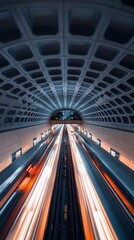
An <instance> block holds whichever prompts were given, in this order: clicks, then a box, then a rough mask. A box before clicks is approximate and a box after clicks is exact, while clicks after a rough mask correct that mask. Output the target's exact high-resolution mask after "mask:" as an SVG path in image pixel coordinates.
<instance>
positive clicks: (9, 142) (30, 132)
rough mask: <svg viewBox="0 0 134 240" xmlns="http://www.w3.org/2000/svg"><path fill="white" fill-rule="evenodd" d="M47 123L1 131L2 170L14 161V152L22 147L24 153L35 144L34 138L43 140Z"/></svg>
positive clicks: (0, 166) (0, 156) (0, 164)
mask: <svg viewBox="0 0 134 240" xmlns="http://www.w3.org/2000/svg"><path fill="white" fill-rule="evenodd" d="M48 128H49V126H48V125H47V124H43V125H38V126H33V127H28V128H22V129H17V130H13V131H8V132H3V133H0V171H2V170H3V169H4V168H6V167H7V166H8V165H9V164H11V163H12V153H13V152H15V151H16V150H18V149H19V148H22V153H24V152H26V151H27V150H28V149H29V148H31V147H32V146H33V138H35V137H37V142H38V141H40V140H41V133H45V131H46V130H48Z"/></svg>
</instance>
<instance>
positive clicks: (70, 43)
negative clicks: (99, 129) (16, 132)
mask: <svg viewBox="0 0 134 240" xmlns="http://www.w3.org/2000/svg"><path fill="white" fill-rule="evenodd" d="M60 109H72V110H74V111H77V112H79V113H80V115H81V117H82V120H83V122H84V123H89V124H95V125H100V126H105V127H110V128H117V129H124V130H128V131H133V130H134V2H133V1H132V0H85V1H79V0H76V1H73V0H72V1H65V0H63V1H62V0H59V1H54V0H51V1H50V0H49V1H47V0H40V1H37V0H34V1H30V0H27V1H24V0H20V1H17V0H14V1H9V0H1V1H0V131H4V130H8V129H11V128H20V127H24V126H32V125H37V124H42V123H45V122H48V120H49V118H50V116H51V114H52V113H53V112H54V111H57V110H60Z"/></svg>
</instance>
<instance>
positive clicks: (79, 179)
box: [68, 126, 118, 240]
mask: <svg viewBox="0 0 134 240" xmlns="http://www.w3.org/2000/svg"><path fill="white" fill-rule="evenodd" d="M68 134H69V140H70V146H71V152H72V159H73V166H74V174H75V180H76V186H77V191H78V197H79V202H80V208H81V213H82V221H83V227H84V233H85V238H86V239H101V240H116V239H118V238H117V236H116V233H115V232H114V229H113V227H112V225H111V223H110V220H109V218H108V216H107V214H106V212H105V209H104V207H103V205H102V203H101V201H100V199H99V196H98V194H97V192H96V190H95V187H94V185H93V183H92V180H91V178H90V176H89V174H88V172H87V169H86V166H85V164H84V159H83V158H82V157H81V155H80V153H79V150H78V146H77V139H76V137H75V135H74V134H72V133H71V131H70V127H69V126H68ZM91 226H92V227H91Z"/></svg>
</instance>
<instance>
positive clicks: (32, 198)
mask: <svg viewBox="0 0 134 240" xmlns="http://www.w3.org/2000/svg"><path fill="white" fill-rule="evenodd" d="M62 132H63V127H62V129H61V131H60V133H59V135H58V137H57V140H56V141H55V143H54V145H53V148H52V149H51V151H50V153H49V155H48V157H47V159H46V160H45V164H44V166H43V168H42V170H41V172H40V174H39V176H38V178H37V180H36V183H35V184H34V186H33V188H32V190H31V192H30V193H29V195H28V198H27V200H26V201H25V203H24V205H23V206H22V209H21V211H20V213H19V215H18V217H17V219H16V221H15V222H14V224H13V226H12V228H11V230H10V231H9V234H8V236H7V238H6V239H8V240H9V239H10V240H16V239H19V240H24V239H25V240H26V239H40V240H41V239H43V235H44V229H45V225H44V226H43V230H42V232H40V233H39V235H38V237H37V238H36V237H35V235H36V229H37V228H38V225H40V224H39V221H40V216H41V214H42V209H43V208H44V206H45V207H46V206H47V209H45V214H46V218H45V219H46V221H45V224H46V222H47V218H48V210H49V206H50V200H51V196H52V192H53V187H54V182H55V177H56V171H57V166H58V159H59V152H60V147H61V141H62Z"/></svg>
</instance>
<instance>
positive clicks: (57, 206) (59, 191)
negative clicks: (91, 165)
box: [44, 127, 84, 240]
mask: <svg viewBox="0 0 134 240" xmlns="http://www.w3.org/2000/svg"><path fill="white" fill-rule="evenodd" d="M44 239H47V240H56V239H62V240H66V239H70V240H74V239H75V240H83V239H84V233H83V225H82V220H81V213H80V209H79V203H78V197H77V191H76V186H75V179H74V172H73V165H72V158H71V151H70V145H69V139H68V134H67V129H66V127H64V132H63V140H62V146H61V152H60V158H59V165H58V170H57V176H56V182H55V187H54V192H53V196H52V202H51V206H50V213H49V219H48V224H47V230H46V232H45V235H44Z"/></svg>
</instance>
